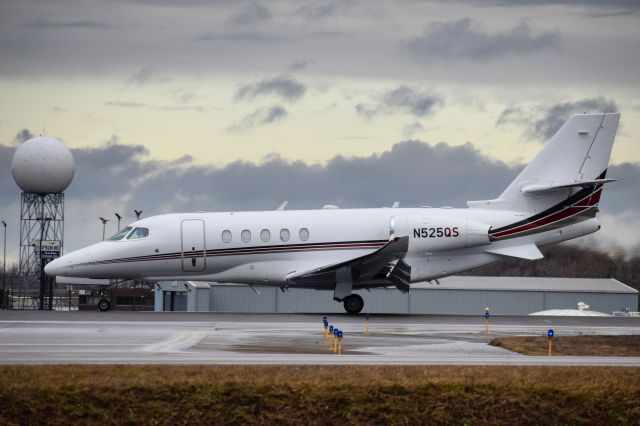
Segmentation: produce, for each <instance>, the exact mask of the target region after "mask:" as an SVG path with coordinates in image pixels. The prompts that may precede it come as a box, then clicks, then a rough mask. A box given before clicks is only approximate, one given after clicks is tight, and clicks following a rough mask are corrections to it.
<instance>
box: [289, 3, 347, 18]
mask: <svg viewBox="0 0 640 426" xmlns="http://www.w3.org/2000/svg"><path fill="white" fill-rule="evenodd" d="M337 10H338V7H337V5H336V4H332V3H317V4H308V5H305V6H302V7H301V8H300V9H298V14H299V15H301V16H302V17H304V18H305V19H308V20H318V19H324V18H328V17H331V16H335V14H336V12H337Z"/></svg>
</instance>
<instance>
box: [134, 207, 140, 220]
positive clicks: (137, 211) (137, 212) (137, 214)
mask: <svg viewBox="0 0 640 426" xmlns="http://www.w3.org/2000/svg"><path fill="white" fill-rule="evenodd" d="M133 211H134V212H135V214H136V220H140V215H141V214H142V210H136V209H133Z"/></svg>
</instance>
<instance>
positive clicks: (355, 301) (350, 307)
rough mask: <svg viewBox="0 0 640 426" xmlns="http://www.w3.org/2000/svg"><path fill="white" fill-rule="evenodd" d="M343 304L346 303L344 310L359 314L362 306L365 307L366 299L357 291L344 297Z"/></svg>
mask: <svg viewBox="0 0 640 426" xmlns="http://www.w3.org/2000/svg"><path fill="white" fill-rule="evenodd" d="M342 304H343V305H344V310H345V311H347V313H348V314H352V315H353V314H359V313H360V311H362V308H364V300H362V297H360V295H359V294H355V293H354V294H350V295H349V296H347V297H345V298H344V299H342Z"/></svg>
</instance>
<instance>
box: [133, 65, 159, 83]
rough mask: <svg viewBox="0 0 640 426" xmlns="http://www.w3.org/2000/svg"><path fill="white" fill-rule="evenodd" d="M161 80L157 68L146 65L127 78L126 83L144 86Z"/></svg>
mask: <svg viewBox="0 0 640 426" xmlns="http://www.w3.org/2000/svg"><path fill="white" fill-rule="evenodd" d="M159 80H162V79H161V78H159V76H158V74H157V72H156V70H155V68H154V67H153V66H151V65H145V66H143V67H142V68H140V69H139V70H138V71H136V72H135V73H133V74H132V75H131V76H130V77H129V78H127V80H126V83H127V84H128V85H131V86H142V85H144V84H147V83H150V82H152V81H159Z"/></svg>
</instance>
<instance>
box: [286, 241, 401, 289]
mask: <svg viewBox="0 0 640 426" xmlns="http://www.w3.org/2000/svg"><path fill="white" fill-rule="evenodd" d="M408 249H409V236H408V235H405V236H402V237H396V236H392V237H391V238H390V239H389V241H388V242H387V243H386V244H385V245H384V246H382V247H380V248H379V249H378V250H376V251H374V252H373V253H370V254H367V255H364V256H360V257H356V258H354V259H351V260H347V261H344V262H339V263H334V264H330V265H326V266H322V267H320V268H315V269H312V270H309V271H303V272H294V273H292V274H290V275H289V276H288V277H287V280H288V281H291V282H294V283H297V284H317V285H322V284H326V285H330V284H335V283H336V282H338V281H346V280H351V282H353V283H354V284H357V283H358V282H365V281H370V280H374V279H386V280H388V281H390V283H391V284H394V285H395V286H396V287H398V288H399V289H400V290H402V291H405V292H406V291H409V279H410V276H411V267H410V266H409V265H407V264H406V263H405V262H404V261H403V258H404V257H405V256H406V254H407V250H408Z"/></svg>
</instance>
